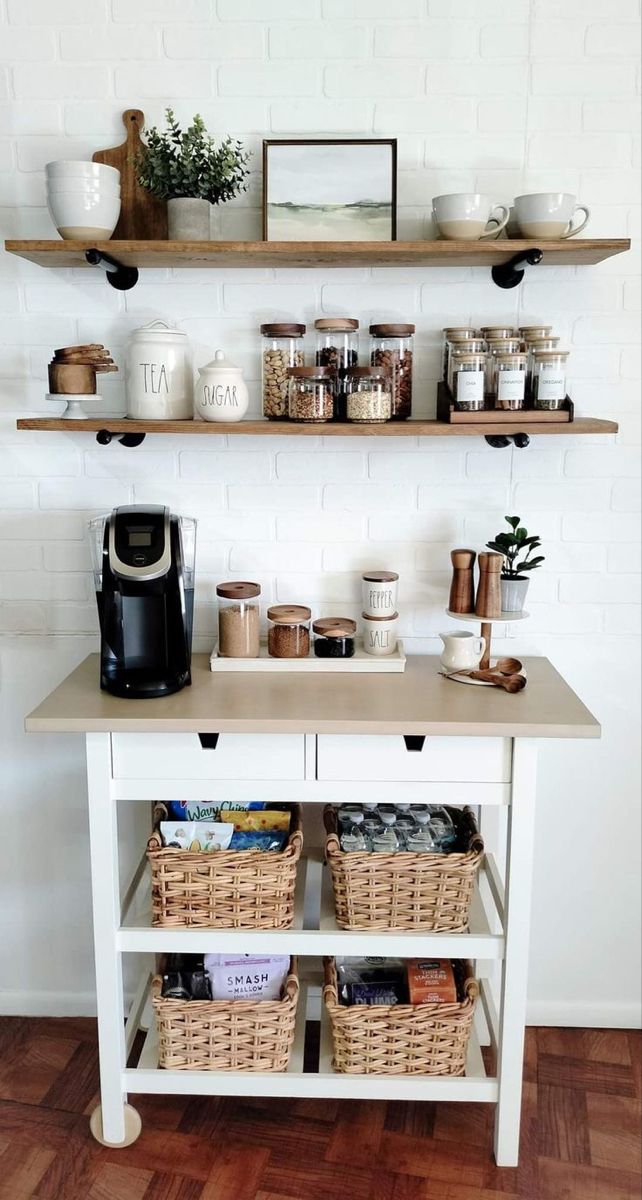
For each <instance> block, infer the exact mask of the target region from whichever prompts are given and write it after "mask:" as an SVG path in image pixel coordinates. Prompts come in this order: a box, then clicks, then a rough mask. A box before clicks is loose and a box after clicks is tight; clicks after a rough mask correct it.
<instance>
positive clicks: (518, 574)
mask: <svg viewBox="0 0 642 1200" xmlns="http://www.w3.org/2000/svg"><path fill="white" fill-rule="evenodd" d="M504 520H505V521H507V522H508V524H509V525H510V533H497V534H496V535H495V538H494V540H493V541H492V542H486V545H487V547H488V549H489V550H495V551H496V552H497V553H498V554H503V556H504V566H503V569H502V577H503V578H504V579H526V578H527V576H526V575H525V574H524V572H525V571H533V570H534V569H535V567H541V565H542V563H543V562H544V555H543V554H539V555H536V556H535V558H531V554H532V553H533V551H534V550H538V549H539V547H540V546H541V544H542V543H541V541H540V538H539V536H538V535H537V534H531V535H529V532H528V530H527V529H525V528H524V526H523V525H521V524H520V521H521V517H505V518H504Z"/></svg>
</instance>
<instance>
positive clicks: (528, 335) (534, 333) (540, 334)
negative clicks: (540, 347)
mask: <svg viewBox="0 0 642 1200" xmlns="http://www.w3.org/2000/svg"><path fill="white" fill-rule="evenodd" d="M517 332H518V333H519V336H520V337H521V338H523V339H524V341H525V342H532V341H534V340H535V338H545V337H550V336H551V334H552V332H553V326H552V325H520V327H519V329H518V330H517Z"/></svg>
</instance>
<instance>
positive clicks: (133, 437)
mask: <svg viewBox="0 0 642 1200" xmlns="http://www.w3.org/2000/svg"><path fill="white" fill-rule="evenodd" d="M115 437H117V438H118V441H119V442H120V444H121V446H127V447H133V446H141V445H142V444H143V442H144V441H145V434H144V433H123V434H122V436H121V437H118V434H117V433H112V432H111V429H99V430H98V433H97V434H96V441H97V442H98V445H99V446H108V445H109V443H110V442H111V441H112V440H113V439H114V438H115Z"/></svg>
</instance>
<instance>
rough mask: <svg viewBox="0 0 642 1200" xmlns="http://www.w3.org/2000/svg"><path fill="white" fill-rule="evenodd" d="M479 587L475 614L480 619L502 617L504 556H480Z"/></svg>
mask: <svg viewBox="0 0 642 1200" xmlns="http://www.w3.org/2000/svg"><path fill="white" fill-rule="evenodd" d="M478 561H479V586H478V588H477V601H476V604H475V612H476V613H477V615H478V616H480V617H492V618H493V619H495V618H497V617H501V615H502V588H501V572H502V567H503V565H504V556H503V554H480V555H479V559H478Z"/></svg>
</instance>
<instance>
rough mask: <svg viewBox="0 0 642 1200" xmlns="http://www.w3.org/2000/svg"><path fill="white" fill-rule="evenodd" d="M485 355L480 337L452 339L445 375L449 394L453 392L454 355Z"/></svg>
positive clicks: (484, 343) (484, 345)
mask: <svg viewBox="0 0 642 1200" xmlns="http://www.w3.org/2000/svg"><path fill="white" fill-rule="evenodd" d="M485 353H486V342H485V341H484V339H483V338H480V337H477V338H465V339H464V340H463V341H459V340H458V339H457V338H454V339H453V341H452V342H451V343H450V349H449V352H448V372H447V375H446V383H447V384H448V387H449V389H450V391H451V392H452V390H453V370H454V365H455V355H457V354H485Z"/></svg>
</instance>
